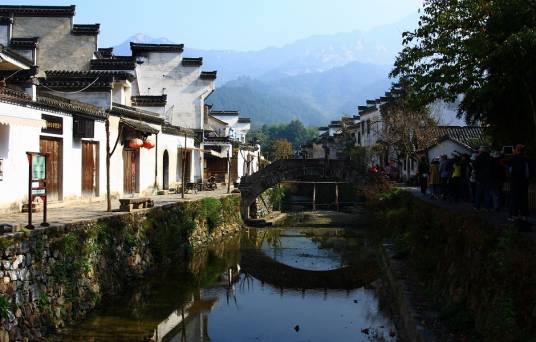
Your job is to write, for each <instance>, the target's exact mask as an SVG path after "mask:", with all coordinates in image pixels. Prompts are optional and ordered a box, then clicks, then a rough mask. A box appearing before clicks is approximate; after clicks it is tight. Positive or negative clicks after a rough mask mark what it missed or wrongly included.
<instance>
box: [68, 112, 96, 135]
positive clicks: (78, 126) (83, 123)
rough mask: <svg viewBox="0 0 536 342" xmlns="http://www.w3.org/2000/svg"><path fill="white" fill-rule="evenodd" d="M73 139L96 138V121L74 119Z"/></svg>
mask: <svg viewBox="0 0 536 342" xmlns="http://www.w3.org/2000/svg"><path fill="white" fill-rule="evenodd" d="M73 137H75V138H90V139H92V138H94V137H95V120H90V119H85V118H80V117H76V116H75V117H74V118H73Z"/></svg>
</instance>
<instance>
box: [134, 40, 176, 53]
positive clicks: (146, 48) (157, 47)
mask: <svg viewBox="0 0 536 342" xmlns="http://www.w3.org/2000/svg"><path fill="white" fill-rule="evenodd" d="M130 50H132V54H133V55H135V54H136V53H139V52H183V51H184V44H142V43H133V42H131V43H130Z"/></svg>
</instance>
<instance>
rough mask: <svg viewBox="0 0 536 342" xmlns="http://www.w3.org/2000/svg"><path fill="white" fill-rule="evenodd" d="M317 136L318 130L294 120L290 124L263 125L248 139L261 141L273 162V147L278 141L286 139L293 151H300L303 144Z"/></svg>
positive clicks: (266, 154)
mask: <svg viewBox="0 0 536 342" xmlns="http://www.w3.org/2000/svg"><path fill="white" fill-rule="evenodd" d="M316 135H317V130H316V129H314V128H307V127H305V126H304V125H303V123H302V122H301V121H299V120H292V121H291V122H289V123H288V124H277V125H263V126H262V127H261V128H260V129H257V130H254V131H251V132H250V133H249V134H248V137H247V139H248V141H250V142H253V141H254V140H255V139H257V141H260V143H261V148H262V150H263V151H264V152H263V153H264V154H265V156H267V158H268V159H270V160H273V159H274V155H273V151H274V149H273V146H274V142H275V141H276V140H278V139H284V140H286V141H288V142H289V143H290V144H291V147H292V149H293V150H298V149H299V148H300V147H301V145H302V144H304V143H306V142H307V141H309V140H311V139H313V138H314V137H316Z"/></svg>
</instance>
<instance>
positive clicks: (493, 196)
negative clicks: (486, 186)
mask: <svg viewBox="0 0 536 342" xmlns="http://www.w3.org/2000/svg"><path fill="white" fill-rule="evenodd" d="M491 157H492V160H491V182H490V199H489V201H490V204H491V206H492V207H493V210H495V211H499V210H500V208H501V193H502V188H503V185H504V182H505V181H506V168H505V167H504V165H503V163H502V160H501V154H500V153H499V152H496V151H495V152H493V153H492V154H491Z"/></svg>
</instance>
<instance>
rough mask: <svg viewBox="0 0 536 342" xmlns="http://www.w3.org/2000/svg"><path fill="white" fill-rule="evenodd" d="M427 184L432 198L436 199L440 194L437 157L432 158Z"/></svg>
mask: <svg viewBox="0 0 536 342" xmlns="http://www.w3.org/2000/svg"><path fill="white" fill-rule="evenodd" d="M428 186H429V187H430V189H431V191H432V198H435V199H438V198H439V194H440V186H441V177H440V175H439V161H438V160H437V159H434V160H433V161H432V164H431V165H430V177H429V178H428Z"/></svg>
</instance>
